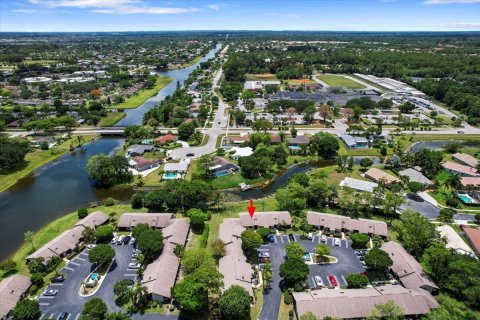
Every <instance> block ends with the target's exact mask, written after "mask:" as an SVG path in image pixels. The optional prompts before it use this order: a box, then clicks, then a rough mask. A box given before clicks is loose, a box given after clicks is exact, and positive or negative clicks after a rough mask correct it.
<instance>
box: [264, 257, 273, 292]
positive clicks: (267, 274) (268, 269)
mask: <svg viewBox="0 0 480 320" xmlns="http://www.w3.org/2000/svg"><path fill="white" fill-rule="evenodd" d="M272 273H273V269H272V264H271V263H270V262H267V263H265V264H264V265H263V268H262V280H263V281H262V284H263V289H265V282H269V281H270V279H272Z"/></svg>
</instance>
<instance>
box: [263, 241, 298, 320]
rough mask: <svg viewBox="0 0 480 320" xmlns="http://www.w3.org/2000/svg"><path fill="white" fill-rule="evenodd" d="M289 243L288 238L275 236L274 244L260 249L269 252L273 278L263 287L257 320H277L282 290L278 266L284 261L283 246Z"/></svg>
mask: <svg viewBox="0 0 480 320" xmlns="http://www.w3.org/2000/svg"><path fill="white" fill-rule="evenodd" d="M289 242H290V240H289V239H288V236H285V235H284V236H275V242H274V243H269V244H267V245H263V246H262V247H261V248H260V249H267V250H268V251H269V252H270V259H271V261H272V269H273V276H272V279H271V281H270V283H269V284H268V285H265V292H264V294H263V306H262V312H261V313H260V316H259V318H258V319H260V320H271V319H278V312H279V309H280V302H281V299H282V290H281V289H280V281H281V280H282V278H281V277H280V264H282V262H283V260H284V259H285V246H286V245H287V244H288V243H289Z"/></svg>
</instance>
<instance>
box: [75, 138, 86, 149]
mask: <svg viewBox="0 0 480 320" xmlns="http://www.w3.org/2000/svg"><path fill="white" fill-rule="evenodd" d="M76 138H77V144H78V146H79V147H81V146H82V142H85V138H84V137H83V136H77V137H76Z"/></svg>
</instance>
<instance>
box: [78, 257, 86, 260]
mask: <svg viewBox="0 0 480 320" xmlns="http://www.w3.org/2000/svg"><path fill="white" fill-rule="evenodd" d="M76 259H78V260H82V261H87V259H83V258H80V257H76V258H75V260H76Z"/></svg>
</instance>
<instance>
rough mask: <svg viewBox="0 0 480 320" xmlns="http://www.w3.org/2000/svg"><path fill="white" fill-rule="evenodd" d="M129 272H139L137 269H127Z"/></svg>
mask: <svg viewBox="0 0 480 320" xmlns="http://www.w3.org/2000/svg"><path fill="white" fill-rule="evenodd" d="M127 271H137V269H132V268H127Z"/></svg>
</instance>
